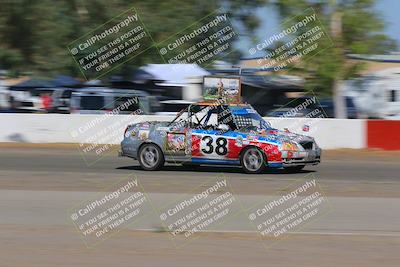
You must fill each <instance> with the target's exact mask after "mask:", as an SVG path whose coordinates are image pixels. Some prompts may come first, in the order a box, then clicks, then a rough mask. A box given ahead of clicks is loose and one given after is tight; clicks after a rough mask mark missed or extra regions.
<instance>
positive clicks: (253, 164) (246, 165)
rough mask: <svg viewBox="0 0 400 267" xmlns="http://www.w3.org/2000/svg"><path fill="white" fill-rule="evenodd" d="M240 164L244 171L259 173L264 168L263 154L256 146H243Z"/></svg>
mask: <svg viewBox="0 0 400 267" xmlns="http://www.w3.org/2000/svg"><path fill="white" fill-rule="evenodd" d="M240 165H242V169H243V171H244V172H245V173H261V172H263V171H264V170H265V168H266V159H265V154H264V152H263V151H261V150H260V149H259V148H257V147H253V146H252V147H248V148H245V149H244V150H243V151H242V153H241V155H240Z"/></svg>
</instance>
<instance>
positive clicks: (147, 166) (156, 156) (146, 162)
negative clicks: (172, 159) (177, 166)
mask: <svg viewBox="0 0 400 267" xmlns="http://www.w3.org/2000/svg"><path fill="white" fill-rule="evenodd" d="M138 159H139V163H140V166H141V167H142V168H143V169H144V170H146V171H156V170H159V169H161V168H162V167H163V166H164V162H165V160H164V155H163V153H162V151H161V149H160V148H159V147H158V146H156V145H155V144H145V145H143V146H142V147H141V148H140V150H139V157H138Z"/></svg>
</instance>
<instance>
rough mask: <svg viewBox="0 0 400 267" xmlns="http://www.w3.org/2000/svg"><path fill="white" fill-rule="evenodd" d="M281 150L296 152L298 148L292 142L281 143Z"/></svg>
mask: <svg viewBox="0 0 400 267" xmlns="http://www.w3.org/2000/svg"><path fill="white" fill-rule="evenodd" d="M282 150H283V151H298V150H299V148H298V146H297V145H296V144H295V143H293V142H283V143H282Z"/></svg>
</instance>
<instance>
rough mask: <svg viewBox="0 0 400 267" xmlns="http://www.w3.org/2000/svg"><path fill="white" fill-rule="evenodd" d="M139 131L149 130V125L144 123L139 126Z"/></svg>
mask: <svg viewBox="0 0 400 267" xmlns="http://www.w3.org/2000/svg"><path fill="white" fill-rule="evenodd" d="M140 129H144V130H146V129H150V123H148V122H145V123H143V124H141V125H140Z"/></svg>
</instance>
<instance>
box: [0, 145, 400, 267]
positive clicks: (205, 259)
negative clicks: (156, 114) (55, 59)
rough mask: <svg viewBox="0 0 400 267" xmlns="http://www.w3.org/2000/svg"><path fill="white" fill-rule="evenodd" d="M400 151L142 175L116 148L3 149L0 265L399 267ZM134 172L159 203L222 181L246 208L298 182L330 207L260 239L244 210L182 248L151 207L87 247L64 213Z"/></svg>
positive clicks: (177, 169) (170, 167)
mask: <svg viewBox="0 0 400 267" xmlns="http://www.w3.org/2000/svg"><path fill="white" fill-rule="evenodd" d="M399 156H400V153H398V152H392V153H383V152H358V151H335V152H327V153H325V154H324V155H323V159H322V160H323V163H322V164H321V165H319V166H313V167H308V168H306V170H305V171H303V172H301V173H296V174H291V173H286V172H284V171H267V172H265V173H263V174H260V175H247V174H244V173H242V172H241V170H240V168H232V167H209V166H201V167H199V168H196V169H193V170H192V169H191V168H184V167H181V166H174V165H168V166H166V167H165V168H164V169H163V170H162V171H158V172H145V171H142V170H140V168H139V167H138V164H137V162H135V161H133V160H131V159H127V158H118V157H116V156H115V153H114V152H113V153H111V154H109V155H107V156H105V157H102V158H99V157H95V156H93V155H87V156H86V155H84V157H85V158H83V157H82V155H81V154H80V153H79V152H78V151H77V150H76V149H74V148H63V149H60V148H31V147H23V146H21V147H14V148H12V147H1V148H0V212H1V213H0V240H1V241H2V242H1V244H0V257H1V259H2V264H1V266H55V265H57V266H72V265H73V266H109V265H111V264H112V265H115V266H187V265H189V264H190V265H192V266H243V265H249V266H266V265H268V266H290V265H295V266H398V265H399V263H400V255H398V251H399V249H400V191H399V190H400V175H399V173H400V172H399V171H400V166H399V158H400V157H399ZM129 178H135V179H137V180H138V181H139V182H140V184H141V185H142V186H143V189H144V191H145V192H146V193H147V194H148V197H149V198H151V200H152V203H153V204H152V205H153V206H156V207H162V206H163V204H164V203H166V202H168V201H170V200H173V199H179V198H181V197H183V196H185V195H187V194H188V192H195V191H196V190H200V191H201V189H202V188H204V183H205V182H206V181H209V180H210V179H211V180H213V179H219V178H221V179H226V180H227V182H228V183H229V186H230V188H231V189H232V192H234V194H235V196H236V198H237V199H238V202H240V203H241V204H240V206H241V207H242V208H243V206H245V207H250V206H252V205H253V204H254V203H259V202H260V201H261V202H262V201H263V200H264V199H267V198H271V197H274V196H280V195H282V194H285V193H286V192H288V191H287V187H288V186H289V185H291V184H293V183H295V182H296V181H299V180H300V181H301V180H304V179H315V180H316V182H317V183H318V185H319V187H320V189H321V190H322V191H323V193H324V196H325V197H326V200H327V201H328V202H329V207H330V208H329V210H327V212H326V214H324V216H321V217H319V218H318V219H316V220H315V221H313V222H311V223H309V224H307V225H306V226H305V227H304V228H302V229H299V230H297V231H293V232H289V233H285V234H284V235H282V236H281V237H280V238H278V239H276V240H275V239H274V240H272V239H267V240H263V239H261V238H260V234H259V233H258V232H257V231H256V229H254V227H251V225H250V224H249V220H248V219H247V218H246V216H245V217H242V216H238V217H236V218H234V219H232V220H230V221H228V222H226V223H224V224H223V225H220V226H218V227H216V228H215V229H213V230H211V231H205V232H202V233H196V235H197V238H196V239H195V240H192V241H191V242H189V243H188V244H186V243H185V245H184V246H180V247H179V248H177V247H176V246H174V244H172V243H171V240H170V233H168V232H165V231H163V229H162V226H161V224H160V220H159V214H158V213H157V212H153V213H152V212H148V214H150V213H151V214H150V215H149V216H148V217H147V218H145V219H143V220H142V221H140V222H139V223H137V224H133V225H129V227H126V228H124V229H123V230H121V231H120V232H118V234H116V235H115V236H112V237H110V238H108V239H107V240H105V241H103V242H102V243H100V244H99V245H96V246H95V247H94V248H90V249H88V248H87V247H86V246H85V245H84V242H82V240H81V236H80V234H79V233H78V232H77V230H76V229H75V227H74V225H73V223H72V221H71V219H70V218H69V213H68V212H69V211H68V210H69V209H71V207H73V206H75V205H76V204H78V203H80V202H82V201H83V200H85V199H90V198H93V197H95V196H96V195H97V194H99V192H104V191H110V190H109V189H110V188H112V187H113V185H114V184H115V182H116V181H120V180H121V179H129ZM235 205H236V206H234V207H233V209H237V210H238V209H239V204H235ZM277 240H278V241H279V242H272V241H277ZM179 242H180V241H179ZM266 244H267V246H266Z"/></svg>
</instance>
